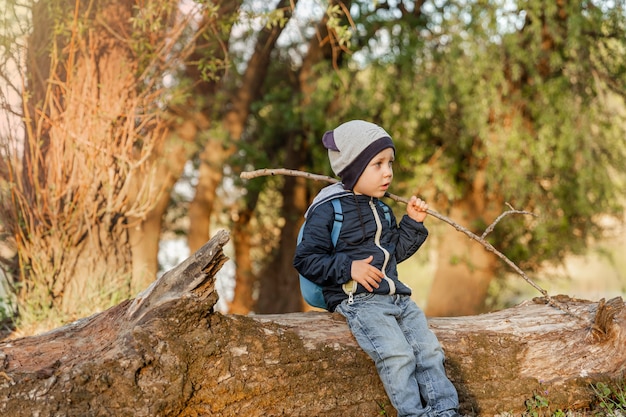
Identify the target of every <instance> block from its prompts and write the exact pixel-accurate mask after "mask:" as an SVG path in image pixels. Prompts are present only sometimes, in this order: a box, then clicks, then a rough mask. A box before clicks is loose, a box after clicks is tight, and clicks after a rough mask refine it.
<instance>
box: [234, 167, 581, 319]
mask: <svg viewBox="0 0 626 417" xmlns="http://www.w3.org/2000/svg"><path fill="white" fill-rule="evenodd" d="M274 175H287V176H292V177H304V178H308V179H311V180H315V181H325V182H328V183H331V184H334V183H337V182H339V181H338V180H337V179H335V178H332V177H328V176H326V175H319V174H311V173H310V172H305V171H298V170H294V169H285V168H278V169H267V168H265V169H258V170H255V171H244V172H242V173H241V174H240V177H241V178H242V179H253V178H258V177H264V176H274ZM385 196H386V197H389V198H391V199H392V200H394V201H396V202H399V203H404V204H407V203H408V202H409V200H408V199H406V198H403V197H399V196H397V195H395V194H391V193H385ZM507 205H508V206H509V208H510V209H511V210H509V211H506V212H504V213H502V214H501V215H500V216H498V218H497V219H496V220H495V221H494V222H493V223H492V224H491V225H489V227H487V229H486V230H485V232H484V233H483V235H482V236H478V235H476V234H475V233H473V232H472V231H470V230H469V229H467V228H465V227H463V226H461V225H460V224H458V223H456V222H454V221H453V220H451V219H450V218H448V217H446V216H444V215H443V214H440V213H437V212H436V211H434V210H431V209H428V210H427V211H426V212H427V213H428V214H429V215H430V216H432V217H435V218H437V219H439V220H441V221H443V222H445V223H448V224H449V225H450V226H452V227H454V228H455V229H456V230H457V231H458V232H461V233H463V234H465V235H466V236H468V237H469V238H470V239H473V240H475V241H476V242H478V243H480V244H481V245H482V246H483V247H484V248H485V249H486V250H487V251H489V252H491V253H493V254H494V255H496V256H497V257H498V258H500V259H502V260H503V261H504V263H506V264H507V265H508V266H509V267H510V268H511V269H513V270H514V271H515V272H516V273H517V274H518V275H520V276H521V277H522V278H523V279H524V281H526V282H527V283H528V284H530V285H531V286H532V287H533V288H535V289H536V290H537V291H539V292H540V293H541V295H543V296H544V297H545V299H546V302H547V303H548V304H549V305H551V306H553V307H555V308H558V309H559V310H561V311H563V312H564V313H566V314H568V315H570V316H572V317H574V318H576V319H577V320H579V321H586V320H585V319H583V318H582V317H580V316H579V315H577V314H574V313H573V312H571V311H570V310H569V308H568V306H567V305H565V304H563V303H560V302H559V301H557V300H555V299H553V298H552V297H550V295H549V294H548V292H547V291H546V290H544V289H543V288H541V287H540V286H539V285H537V284H536V283H535V282H534V281H533V280H532V279H530V278H529V277H528V275H526V273H525V272H524V271H522V269H521V268H520V267H518V266H517V265H516V264H515V263H514V262H513V261H511V260H510V259H509V258H507V257H506V256H505V255H504V254H503V253H502V252H500V251H499V250H497V249H496V248H495V247H494V246H493V245H492V244H491V243H489V242H488V241H487V240H485V237H486V236H487V235H488V234H489V233H491V232H492V231H493V229H494V228H495V226H496V224H498V222H500V220H502V219H503V218H504V217H505V216H507V215H509V214H529V215H532V216H534V215H535V214H533V213H531V212H527V211H520V210H515V209H513V207H511V206H510V205H509V204H508V203H507Z"/></svg>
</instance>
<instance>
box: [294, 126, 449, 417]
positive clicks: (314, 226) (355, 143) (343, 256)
mask: <svg viewBox="0 0 626 417" xmlns="http://www.w3.org/2000/svg"><path fill="white" fill-rule="evenodd" d="M322 142H323V144H324V146H325V147H326V149H328V157H329V159H330V164H331V168H332V169H333V172H334V173H335V174H336V175H337V176H339V177H340V178H341V180H342V182H341V183H337V184H333V185H331V186H329V187H326V188H324V189H323V190H322V191H321V192H320V194H318V196H317V197H316V198H315V199H314V200H313V204H312V205H311V207H309V209H308V210H307V213H306V214H305V217H306V219H307V221H306V224H305V226H304V231H303V235H302V240H301V242H300V243H299V244H298V247H297V248H296V254H295V257H294V266H295V268H296V269H297V270H298V272H300V274H302V275H303V276H305V277H307V278H308V279H310V280H311V281H313V282H315V283H317V284H319V285H320V286H322V288H323V294H324V299H325V301H326V304H327V305H328V309H329V311H336V312H339V313H341V314H342V315H343V316H345V317H346V319H347V322H348V326H349V327H350V330H351V331H352V333H353V335H354V337H355V338H356V340H357V342H358V343H359V345H360V346H361V348H362V349H363V350H364V351H365V352H367V354H369V355H370V357H371V358H372V359H373V360H374V362H375V364H376V369H377V370H378V374H379V376H380V378H381V380H382V382H383V385H384V387H385V390H386V392H387V395H388V396H389V399H390V400H391V403H392V404H393V406H394V408H395V409H396V411H397V412H398V417H413V416H443V417H452V416H459V414H458V411H457V410H458V405H459V404H458V396H457V392H456V389H455V388H454V385H452V383H451V382H450V380H449V379H448V378H447V376H446V373H445V369H444V366H443V362H444V354H443V350H442V348H441V346H440V344H439V341H438V340H437V338H436V336H435V335H434V333H433V332H432V331H430V329H429V328H428V323H427V321H426V317H425V316H424V313H423V312H422V310H421V309H420V308H419V307H418V306H417V305H416V304H415V302H413V301H412V300H411V298H410V296H411V289H410V288H409V287H408V286H406V285H405V284H403V283H402V282H400V280H399V279H398V271H397V263H398V262H402V261H404V260H405V259H407V258H409V257H410V256H411V255H413V254H414V253H415V252H416V251H417V250H418V249H419V247H420V246H421V245H422V244H423V243H424V241H425V240H426V237H427V236H428V231H427V230H426V228H425V227H424V224H423V221H424V219H425V218H426V210H427V209H428V205H427V204H426V203H425V202H424V201H422V200H420V199H419V198H417V197H415V196H413V197H411V199H410V201H409V204H408V205H407V214H406V215H405V216H403V218H402V219H401V220H400V223H399V224H398V223H397V222H396V219H395V217H394V216H393V215H392V214H391V215H390V212H391V210H390V208H389V207H387V206H386V205H385V204H384V203H382V202H381V201H380V200H379V199H380V198H381V197H383V196H384V195H385V192H386V191H387V189H388V188H389V185H390V184H391V180H392V179H393V170H392V164H393V161H394V156H395V147H394V145H393V142H392V140H391V137H390V136H389V134H388V133H387V132H385V130H384V129H382V128H381V127H379V126H377V125H375V124H373V123H369V122H366V121H362V120H353V121H349V122H346V123H344V124H342V125H340V126H339V127H337V128H336V129H334V130H332V131H329V132H326V133H325V134H324V137H323V139H322ZM336 198H338V199H340V202H341V207H342V212H343V222H342V227H341V231H340V234H339V238H338V240H337V242H336V244H335V245H334V244H333V242H332V240H331V230H332V226H333V222H334V218H335V210H334V208H333V205H332V202H331V200H333V199H336Z"/></svg>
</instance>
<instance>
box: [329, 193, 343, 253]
mask: <svg viewBox="0 0 626 417" xmlns="http://www.w3.org/2000/svg"><path fill="white" fill-rule="evenodd" d="M331 202H332V203H333V209H334V210H335V221H334V222H333V230H332V231H331V232H330V239H331V240H332V242H333V246H337V241H338V240H339V232H341V225H342V223H343V209H342V208H341V201H340V200H339V199H338V198H335V199H334V200H331Z"/></svg>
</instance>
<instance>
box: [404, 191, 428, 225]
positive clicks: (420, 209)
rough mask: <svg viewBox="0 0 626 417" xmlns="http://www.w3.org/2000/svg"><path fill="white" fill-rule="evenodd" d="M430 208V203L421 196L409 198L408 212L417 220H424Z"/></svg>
mask: <svg viewBox="0 0 626 417" xmlns="http://www.w3.org/2000/svg"><path fill="white" fill-rule="evenodd" d="M426 210H428V204H426V202H425V201H423V200H422V199H420V198H417V197H415V196H412V197H411V198H410V199H409V203H408V204H407V205H406V214H408V215H409V217H410V218H412V219H413V220H415V221H416V222H420V223H421V222H423V221H424V219H425V218H426V216H427V215H428V214H427V213H426Z"/></svg>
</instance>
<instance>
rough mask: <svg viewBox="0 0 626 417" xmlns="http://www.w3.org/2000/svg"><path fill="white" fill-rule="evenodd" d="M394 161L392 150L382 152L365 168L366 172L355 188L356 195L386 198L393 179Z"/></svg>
mask: <svg viewBox="0 0 626 417" xmlns="http://www.w3.org/2000/svg"><path fill="white" fill-rule="evenodd" d="M393 160H394V151H393V149H392V148H387V149H383V150H382V151H380V152H379V153H378V154H377V155H376V156H375V157H373V158H372V160H371V161H370V162H369V164H367V167H365V171H363V174H361V176H360V177H359V180H358V181H357V183H356V185H355V186H354V190H353V191H354V193H355V194H363V195H368V196H370V197H376V198H382V197H384V196H385V193H386V192H387V189H388V188H389V185H390V184H391V180H392V179H393V168H392V165H393Z"/></svg>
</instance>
